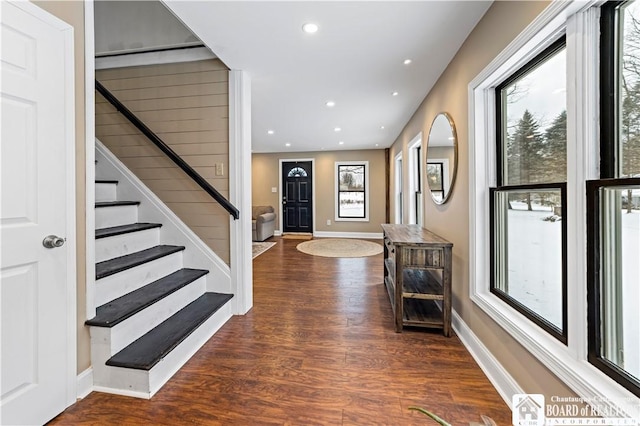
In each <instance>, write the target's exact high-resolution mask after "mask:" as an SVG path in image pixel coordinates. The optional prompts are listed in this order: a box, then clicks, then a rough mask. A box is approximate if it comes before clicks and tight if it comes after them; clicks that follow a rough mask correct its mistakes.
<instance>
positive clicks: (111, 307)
mask: <svg viewBox="0 0 640 426" xmlns="http://www.w3.org/2000/svg"><path fill="white" fill-rule="evenodd" d="M96 158H97V160H98V161H97V164H96V176H97V180H96V208H95V214H96V219H95V221H96V222H95V223H96V243H95V257H96V283H95V288H94V291H93V294H94V300H95V306H96V316H95V317H94V318H92V319H90V320H88V321H87V325H89V326H90V334H91V361H92V365H93V379H94V388H95V389H96V390H98V391H104V392H111V393H118V394H124V395H131V396H137V397H142V398H150V397H151V396H153V394H155V393H156V392H157V391H158V390H159V389H160V388H161V387H162V385H164V383H166V382H167V381H168V380H169V379H170V378H171V376H172V375H173V374H175V372H176V371H178V370H179V369H180V367H181V366H182V365H184V363H185V362H187V361H188V360H189V358H190V357H191V356H193V354H194V353H195V352H196V351H197V350H198V349H199V348H200V347H201V346H202V345H203V344H204V343H205V342H206V341H207V340H208V339H209V338H210V337H211V336H212V335H213V334H214V333H215V332H216V331H217V330H218V329H219V328H220V327H221V326H222V325H223V324H224V323H225V322H226V321H227V320H228V319H229V318H230V317H231V315H232V307H231V303H227V302H229V301H230V300H231V298H232V297H233V295H232V294H230V290H231V283H230V279H229V271H228V266H227V265H226V264H225V263H224V262H223V261H222V260H220V259H218V258H216V255H215V254H214V253H213V252H212V251H211V250H210V249H209V248H208V247H206V245H204V243H202V242H200V243H198V241H197V240H198V238H197V237H196V236H195V235H194V234H193V233H192V232H190V231H189V230H188V228H187V227H186V226H185V225H184V224H183V223H182V222H180V220H179V219H178V218H177V217H176V216H175V215H173V213H171V212H170V210H168V209H166V207H165V206H163V205H162V203H161V202H160V200H159V199H157V197H155V196H154V195H153V194H152V193H151V192H150V191H149V190H148V188H146V187H144V185H143V184H142V183H141V182H140V181H139V180H138V179H137V178H136V177H135V176H133V175H132V174H131V173H130V172H129V171H128V170H127V169H126V168H125V167H124V165H123V164H122V163H120V162H119V160H117V159H116V158H115V157H114V156H113V154H111V153H110V152H109V151H108V150H107V149H106V148H105V147H104V146H103V145H102V144H101V143H100V142H99V141H96Z"/></svg>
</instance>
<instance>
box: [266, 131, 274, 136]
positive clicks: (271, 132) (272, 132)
mask: <svg viewBox="0 0 640 426" xmlns="http://www.w3.org/2000/svg"><path fill="white" fill-rule="evenodd" d="M267 133H268V134H270V135H272V134H274V133H275V132H274V131H273V130H267Z"/></svg>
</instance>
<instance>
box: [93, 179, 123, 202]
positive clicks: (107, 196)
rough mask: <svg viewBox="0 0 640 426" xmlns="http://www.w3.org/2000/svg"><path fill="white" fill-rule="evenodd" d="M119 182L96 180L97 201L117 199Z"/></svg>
mask: <svg viewBox="0 0 640 426" xmlns="http://www.w3.org/2000/svg"><path fill="white" fill-rule="evenodd" d="M117 190H118V184H116V183H102V182H96V201H116V200H117V199H118V198H117V197H118V195H117Z"/></svg>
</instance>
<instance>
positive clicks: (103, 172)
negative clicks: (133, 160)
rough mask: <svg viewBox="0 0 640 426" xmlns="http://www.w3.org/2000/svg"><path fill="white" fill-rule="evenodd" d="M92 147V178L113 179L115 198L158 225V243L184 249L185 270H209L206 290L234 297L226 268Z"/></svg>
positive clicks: (103, 151) (100, 148) (110, 157)
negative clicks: (135, 207) (137, 203)
mask: <svg viewBox="0 0 640 426" xmlns="http://www.w3.org/2000/svg"><path fill="white" fill-rule="evenodd" d="M95 147H96V160H97V162H98V166H97V167H96V179H117V180H118V181H119V183H118V198H119V199H121V200H126V199H129V200H139V201H141V204H140V206H139V209H138V218H139V221H141V222H157V223H162V224H163V226H162V229H161V240H162V241H163V242H164V243H165V244H176V245H182V246H185V247H186V250H185V251H184V258H183V261H184V267H185V268H195V269H208V270H209V274H207V276H206V278H207V284H206V291H208V292H218V293H232V294H236V296H237V290H239V289H236V288H235V286H234V285H233V284H232V282H231V270H230V268H229V266H228V265H227V264H226V263H225V262H224V261H223V260H222V259H221V258H220V257H219V256H218V255H217V254H216V253H215V252H214V251H213V250H211V248H210V247H209V246H207V245H206V244H205V243H204V242H203V241H202V240H201V239H200V237H198V236H197V235H196V234H195V232H193V231H192V230H191V228H189V227H188V226H187V225H186V224H185V223H184V222H183V221H182V220H181V219H180V218H179V217H178V216H177V215H176V214H175V213H174V212H173V211H171V209H169V207H167V206H166V205H165V204H164V203H163V202H162V200H160V198H158V196H157V195H155V194H154V193H153V192H152V191H151V190H150V189H149V188H148V187H147V186H146V185H145V184H144V183H143V182H142V181H141V180H140V179H139V178H138V177H137V176H135V175H134V174H133V173H132V172H131V171H130V170H129V169H128V168H127V167H126V166H125V165H124V164H123V163H122V162H121V161H120V160H119V159H118V158H117V157H116V156H115V155H114V154H113V153H112V152H111V151H109V149H108V148H107V147H106V146H105V145H104V144H103V143H102V142H100V140H98V139H97V138H96V144H95Z"/></svg>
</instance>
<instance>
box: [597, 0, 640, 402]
mask: <svg viewBox="0 0 640 426" xmlns="http://www.w3.org/2000/svg"><path fill="white" fill-rule="evenodd" d="M601 34H602V36H601V43H600V49H601V52H600V55H601V58H602V60H601V117H602V118H601V138H600V139H601V140H600V148H601V155H600V158H601V167H600V179H598V180H593V181H589V182H588V183H587V208H588V209H587V242H588V253H589V254H588V257H589V258H588V261H587V265H588V266H589V269H588V278H589V280H588V285H589V291H588V293H587V294H588V305H589V310H588V323H589V330H588V334H589V361H590V362H591V363H592V364H593V365H595V366H596V367H598V368H599V369H600V370H602V371H603V372H604V373H606V374H607V375H609V376H610V377H612V378H613V379H614V380H616V381H617V382H618V383H620V384H621V385H623V386H624V387H626V388H627V389H629V390H630V391H632V392H633V393H635V394H636V395H638V396H640V340H639V339H638V336H640V311H639V310H638V304H639V302H640V284H639V283H640V262H639V261H640V3H638V2H634V1H625V2H609V3H607V4H605V6H604V7H603V8H602V13H601Z"/></svg>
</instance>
